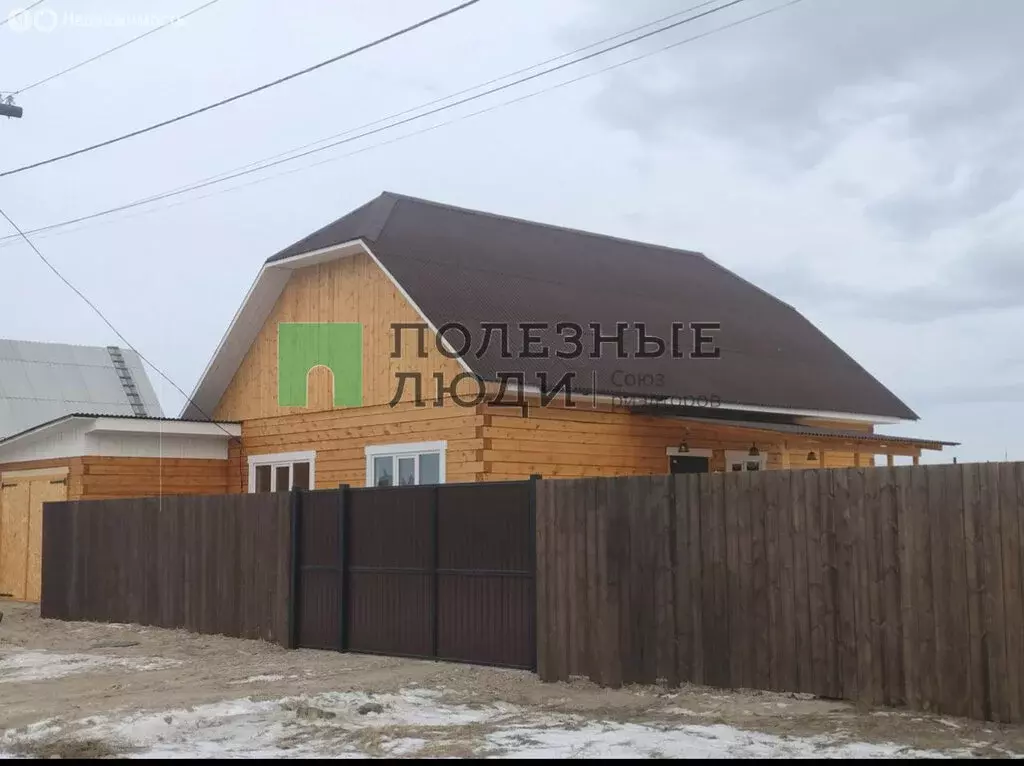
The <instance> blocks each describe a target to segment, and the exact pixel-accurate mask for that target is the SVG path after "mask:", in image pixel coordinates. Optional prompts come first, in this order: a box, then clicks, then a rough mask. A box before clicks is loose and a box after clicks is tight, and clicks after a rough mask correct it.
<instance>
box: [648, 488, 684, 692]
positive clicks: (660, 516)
mask: <svg viewBox="0 0 1024 766" xmlns="http://www.w3.org/2000/svg"><path fill="white" fill-rule="evenodd" d="M652 481H653V483H654V486H655V488H656V491H655V492H654V493H653V499H654V507H653V513H654V519H653V522H652V532H653V539H652V545H653V547H654V576H655V581H654V593H655V598H654V602H655V609H656V619H655V625H656V635H655V647H656V657H655V675H656V677H657V679H659V680H661V681H664V682H665V683H666V684H668V685H669V686H675V685H676V684H677V683H678V674H677V670H676V652H675V636H676V625H675V604H674V601H675V598H674V587H673V569H674V566H673V560H674V558H675V539H674V538H675V525H674V524H673V523H672V507H671V506H672V505H673V500H672V495H673V493H674V489H675V484H674V482H673V481H672V477H671V476H657V477H654V479H652Z"/></svg>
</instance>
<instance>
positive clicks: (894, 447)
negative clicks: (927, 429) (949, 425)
mask: <svg viewBox="0 0 1024 766" xmlns="http://www.w3.org/2000/svg"><path fill="white" fill-rule="evenodd" d="M634 411H636V412H638V413H639V412H643V413H644V414H655V412H656V413H657V414H658V415H659V416H662V417H664V416H669V417H673V419H675V420H678V421H679V424H680V426H681V432H680V438H681V440H685V439H687V438H689V439H691V440H692V441H693V442H694V443H697V442H698V440H700V439H701V437H704V436H708V437H711V438H715V437H717V438H719V439H721V438H726V439H729V440H730V441H742V442H746V443H750V444H753V445H756V446H758V447H759V448H761V449H764V448H779V449H781V450H784V451H803V450H807V451H808V452H814V453H815V455H816V456H818V457H819V459H820V461H821V464H822V465H824V464H825V461H824V453H826V452H845V453H850V452H852V453H854V454H855V455H859V454H863V455H887V456H889V458H890V463H891V458H892V457H893V456H896V455H902V456H910V457H914V458H915V459H916V458H917V457H919V456H920V454H921V451H922V450H935V451H941V450H942V449H943V448H944V447H955V446H958V445H959V442H949V441H939V440H937V439H922V438H918V437H912V436H894V435H891V434H877V433H872V432H871V431H866V430H865V431H857V430H849V429H841V428H828V427H826V426H817V425H805V424H803V423H784V422H771V421H767V420H732V419H724V418H708V417H694V416H671V415H670V414H669V413H668V412H667V411H666V410H665V409H664V408H650V407H644V408H638V409H636V410H634ZM865 464H866V463H865Z"/></svg>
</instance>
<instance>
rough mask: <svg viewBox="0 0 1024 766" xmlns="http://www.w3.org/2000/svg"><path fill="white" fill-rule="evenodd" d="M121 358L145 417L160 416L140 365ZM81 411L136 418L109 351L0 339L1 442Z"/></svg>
mask: <svg viewBox="0 0 1024 766" xmlns="http://www.w3.org/2000/svg"><path fill="white" fill-rule="evenodd" d="M121 353H122V355H123V356H124V361H125V364H126V366H127V368H128V370H129V371H130V372H131V375H132V378H133V379H134V381H135V385H136V387H137V388H138V391H139V395H140V396H141V398H142V401H143V403H144V405H145V407H146V413H147V414H148V415H150V416H154V417H162V416H163V409H162V408H161V407H160V402H159V400H158V399H157V398H156V392H155V391H154V390H153V386H152V385H151V383H150V381H149V378H148V377H147V375H146V371H145V369H144V368H143V366H142V360H141V359H139V356H138V355H137V354H136V353H135V352H134V351H130V350H128V349H121ZM83 411H85V412H94V413H97V414H102V415H125V416H133V415H134V412H133V410H132V406H131V403H130V402H129V400H128V397H127V394H126V393H125V390H124V387H123V386H122V385H121V379H120V377H119V376H118V373H117V370H116V369H115V368H114V364H113V362H112V361H111V358H110V352H109V351H108V350H107V348H106V347H104V346H73V345H68V344H64V343H38V342H34V341H23V340H3V339H0V439H3V438H5V437H8V436H11V435H13V434H17V433H20V432H22V431H25V430H27V429H30V428H33V427H35V426H37V425H39V424H41V423H46V422H48V421H52V420H54V419H56V418H60V417H63V416H65V415H69V414H72V413H75V412H83Z"/></svg>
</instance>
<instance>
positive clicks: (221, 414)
mask: <svg viewBox="0 0 1024 766" xmlns="http://www.w3.org/2000/svg"><path fill="white" fill-rule="evenodd" d="M422 321H423V319H422V318H421V317H420V316H419V314H418V313H417V312H416V310H415V309H414V308H413V307H412V306H411V305H409V303H408V302H407V301H406V300H405V298H403V297H402V295H401V293H399V292H398V290H397V289H396V288H395V286H394V285H393V284H392V283H391V281H390V280H389V279H388V277H387V276H386V275H385V274H384V272H382V271H381V270H380V269H379V268H378V267H377V266H376V264H374V263H373V261H371V260H370V258H369V256H367V255H363V254H361V255H356V256H353V257H351V258H344V259H342V260H339V261H332V262H330V263H324V264H319V265H317V266H310V267H307V268H304V269H297V270H296V271H295V272H294V274H293V275H292V277H291V280H290V281H289V282H288V285H287V286H286V287H285V289H284V292H283V293H282V294H281V297H280V298H279V299H278V301H277V304H276V305H275V306H274V309H273V311H272V312H271V314H270V316H269V317H268V318H267V321H266V324H265V325H264V326H263V329H262V330H261V331H260V333H259V335H258V336H257V338H256V340H255V341H254V342H253V344H252V347H251V348H250V349H249V351H248V353H247V354H246V355H245V358H244V359H243V360H242V364H241V365H240V366H239V368H238V371H237V372H236V373H235V377H234V379H233V380H232V382H231V384H230V385H229V386H228V389H227V391H225V393H224V396H223V397H222V398H221V401H220V403H219V404H218V405H217V407H216V408H215V409H214V418H215V419H218V420H235V421H240V420H250V419H254V418H266V417H274V416H279V415H286V414H292V413H295V414H301V413H308V412H311V411H317V410H330V409H333V405H332V402H331V394H330V391H331V389H330V382H331V376H330V375H329V374H327V373H326V371H323V372H321V371H320V370H314V372H313V374H312V375H311V376H310V381H309V383H308V386H309V400H308V402H307V405H308V406H307V407H281V406H279V405H278V403H277V327H278V324H280V323H281V322H359V323H361V324H362V325H363V405H364V406H366V407H369V406H373V405H379V404H387V403H388V402H389V401H391V398H392V396H393V395H394V393H395V392H396V390H397V385H396V383H397V381H396V377H395V376H396V374H398V373H400V372H417V373H419V374H420V376H421V378H422V380H423V382H424V386H425V390H424V392H423V395H424V397H427V396H429V393H428V390H427V388H428V387H427V386H426V384H427V383H430V382H431V381H432V379H433V378H432V376H433V374H434V373H438V372H439V373H442V375H443V379H444V381H445V383H446V384H448V383H450V382H451V381H452V380H454V378H455V376H457V375H459V374H460V373H462V372H463V370H462V367H461V366H460V365H459V363H458V361H456V360H454V359H449V358H447V357H445V356H444V355H442V354H441V353H440V352H439V351H438V350H437V348H436V345H435V340H434V338H433V337H432V336H430V334H429V333H428V337H427V338H426V345H427V354H426V357H425V358H420V356H419V354H418V349H417V344H416V342H415V338H416V332H415V331H406V332H404V333H403V336H404V337H403V343H402V348H401V351H402V356H401V357H400V358H398V359H392V358H391V352H392V350H393V347H394V340H393V337H392V331H391V326H392V325H393V324H399V323H414V324H415V323H422ZM407 388H408V390H407V391H406V393H405V399H407V400H411V399H412V397H413V393H414V392H413V390H412V388H411V386H408V387H407Z"/></svg>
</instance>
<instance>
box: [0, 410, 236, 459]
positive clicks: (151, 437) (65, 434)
mask: <svg viewBox="0 0 1024 766" xmlns="http://www.w3.org/2000/svg"><path fill="white" fill-rule="evenodd" d="M241 434H242V427H241V426H240V425H239V424H238V423H193V422H182V421H175V420H160V419H148V418H110V417H104V416H102V415H97V416H93V415H67V416H65V417H63V418H60V419H58V420H53V421H51V422H49V423H44V424H42V425H40V426H37V427H36V428H33V429H31V430H28V431H23V432H22V433H20V434H15V435H14V436H12V437H10V438H8V439H5V440H4V441H2V442H0V464H4V463H10V464H16V463H24V462H30V461H37V460H57V459H63V458H75V457H87V456H98V457H126V458H165V459H178V458H196V459H204V460H227V458H228V441H229V440H230V439H231V438H235V437H238V436H241Z"/></svg>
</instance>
